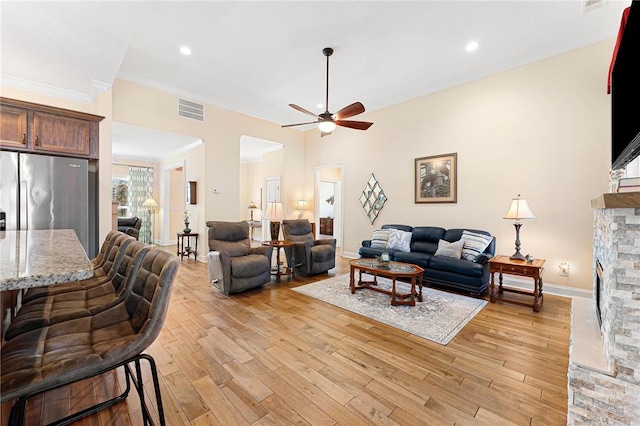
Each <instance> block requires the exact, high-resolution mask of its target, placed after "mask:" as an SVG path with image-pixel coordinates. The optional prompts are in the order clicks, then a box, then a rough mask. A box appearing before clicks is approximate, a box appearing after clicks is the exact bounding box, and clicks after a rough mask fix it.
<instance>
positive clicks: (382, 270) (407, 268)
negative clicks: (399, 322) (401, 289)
mask: <svg viewBox="0 0 640 426" xmlns="http://www.w3.org/2000/svg"><path fill="white" fill-rule="evenodd" d="M349 266H350V269H351V272H350V279H349V286H350V287H351V294H355V292H356V290H359V289H361V288H368V289H369V290H373V291H377V292H380V293H385V294H389V295H391V305H393V306H398V305H405V306H415V304H416V296H417V298H418V301H420V302H422V273H423V272H424V270H423V269H422V268H421V267H419V266H416V265H412V264H410V263H401V262H390V263H389V266H387V267H382V266H381V265H380V264H379V263H378V262H377V261H376V260H375V259H366V258H362V259H354V260H351V261H350V262H349ZM356 270H358V284H357V285H356V282H355V277H354V275H355V271H356ZM363 272H364V273H365V274H370V275H373V281H364V280H363V279H362V273H363ZM378 275H379V276H381V277H386V278H390V279H391V281H392V282H393V284H392V286H391V290H390V291H389V290H387V289H384V288H380V287H378ZM397 278H409V279H410V280H411V293H406V294H403V293H397V292H396V279H397ZM416 284H418V287H419V291H418V292H417V293H416Z"/></svg>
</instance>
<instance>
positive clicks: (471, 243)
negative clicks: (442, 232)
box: [460, 231, 493, 261]
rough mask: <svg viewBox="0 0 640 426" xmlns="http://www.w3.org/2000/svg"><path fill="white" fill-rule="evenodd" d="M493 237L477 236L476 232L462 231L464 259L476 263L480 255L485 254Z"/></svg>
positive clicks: (461, 239)
mask: <svg viewBox="0 0 640 426" xmlns="http://www.w3.org/2000/svg"><path fill="white" fill-rule="evenodd" d="M492 239H493V237H491V235H485V234H476V233H475V232H469V231H462V237H461V238H460V241H463V242H464V246H463V247H462V258H463V259H467V260H471V261H475V260H476V258H477V257H478V255H480V254H481V253H483V252H484V251H485V249H486V248H487V247H489V244H491V240H492Z"/></svg>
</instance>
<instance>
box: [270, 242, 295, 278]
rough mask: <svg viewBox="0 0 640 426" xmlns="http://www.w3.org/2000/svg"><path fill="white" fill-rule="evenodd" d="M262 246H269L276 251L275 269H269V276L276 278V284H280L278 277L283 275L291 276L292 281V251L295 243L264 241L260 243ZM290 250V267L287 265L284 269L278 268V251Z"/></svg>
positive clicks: (293, 258)
mask: <svg viewBox="0 0 640 426" xmlns="http://www.w3.org/2000/svg"><path fill="white" fill-rule="evenodd" d="M262 245H263V246H269V247H273V248H275V249H276V269H275V270H274V269H273V268H272V269H271V275H274V276H275V277H276V282H277V283H279V282H280V277H281V276H283V275H289V276H291V279H292V280H293V279H294V278H295V272H296V268H295V264H296V251H295V250H293V247H294V246H295V243H294V242H293V241H287V240H284V241H265V242H263V243H262ZM289 247H290V248H292V250H291V265H287V267H286V268H280V249H281V248H282V249H284V248H289Z"/></svg>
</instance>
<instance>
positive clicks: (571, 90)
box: [305, 40, 614, 289]
mask: <svg viewBox="0 0 640 426" xmlns="http://www.w3.org/2000/svg"><path fill="white" fill-rule="evenodd" d="M613 45H614V41H613V40H609V41H606V42H601V43H598V44H595V45H592V46H588V47H586V48H583V49H578V50H575V51H572V52H568V53H566V54H562V55H558V56H556V57H552V58H549V59H546V60H543V61H540V62H537V63H534V64H530V65H527V66H523V67H521V68H518V69H514V70H511V71H508V72H504V73H501V74H497V75H494V76H491V77H488V78H484V79H482V80H478V81H475V82H471V83H468V84H464V85H460V86H457V87H453V88H450V89H447V90H443V91H440V92H437V93H434V94H431V95H429V96H424V97H421V98H418V99H415V100H412V101H409V102H405V103H403V104H399V105H395V106H392V107H389V108H385V109H382V110H378V111H374V112H371V113H365V114H363V115H360V116H358V117H357V119H358V120H364V121H372V122H373V123H374V125H373V126H372V127H371V128H369V130H367V131H357V130H351V129H344V128H340V127H338V129H337V130H336V131H335V132H334V133H333V134H332V135H331V136H330V137H325V138H322V139H320V137H319V133H318V131H317V130H309V131H307V132H306V133H305V186H306V187H312V185H313V173H314V172H313V171H314V168H315V167H316V166H320V165H323V164H331V163H336V162H344V164H345V166H344V176H343V179H344V183H345V188H344V210H345V217H344V219H345V222H344V230H345V233H344V252H345V254H347V253H351V254H355V253H357V251H358V247H359V246H360V243H361V241H362V240H363V239H366V238H368V237H370V235H371V233H372V231H373V230H374V229H376V228H379V227H380V226H381V225H383V224H385V223H404V224H408V225H413V226H419V225H431V226H441V227H444V228H454V227H469V228H476V229H483V230H487V231H489V232H491V233H492V234H493V235H495V236H496V238H497V253H499V254H507V255H511V254H512V253H513V252H514V240H515V229H514V227H513V222H512V221H507V220H504V219H502V217H503V216H504V214H505V213H506V211H507V209H508V207H509V203H510V202H511V199H512V198H513V197H515V196H517V195H518V194H522V196H523V197H525V198H527V199H528V201H529V205H530V207H531V209H532V210H533V212H534V213H535V215H536V216H537V219H535V220H529V221H526V222H525V223H524V225H523V226H522V229H521V240H522V252H523V254H527V253H530V254H531V255H533V256H535V257H537V258H543V259H546V260H547V263H546V272H545V280H546V282H547V283H554V284H557V285H563V286H571V287H578V288H584V289H588V288H591V285H592V266H593V265H592V233H593V230H592V218H593V211H592V209H591V207H590V200H591V199H592V198H595V197H597V196H598V195H599V194H602V193H603V192H606V191H607V189H608V171H609V164H610V127H611V122H610V98H609V96H607V95H606V93H605V89H606V82H607V72H608V67H609V61H610V59H611V52H612V49H613ZM353 96H355V97H357V98H359V99H363V103H364V104H365V106H366V93H364V94H357V93H354V94H353ZM451 152H456V153H457V154H458V202H457V203H456V204H415V203H414V160H415V158H418V157H423V156H430V155H438V154H446V153H451ZM372 172H373V173H374V174H375V176H376V178H377V179H378V181H379V182H380V185H381V186H382V189H383V190H384V192H385V194H386V196H387V197H388V201H387V203H386V204H385V206H384V208H383V209H382V211H381V213H380V215H379V216H378V219H377V220H376V222H375V223H374V225H371V223H370V222H369V221H368V220H367V218H366V216H365V214H364V211H363V209H362V206H361V205H360V202H359V197H360V194H361V192H362V190H363V189H364V187H365V184H366V182H367V180H368V179H369V177H370V176H371V173H372ZM560 262H569V263H570V264H571V273H570V276H569V277H561V276H560V275H559V273H558V272H559V269H558V265H559V264H560Z"/></svg>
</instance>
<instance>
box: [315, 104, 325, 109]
mask: <svg viewBox="0 0 640 426" xmlns="http://www.w3.org/2000/svg"><path fill="white" fill-rule="evenodd" d="M316 106H317V107H318V108H320V109H322V108H324V105H323V104H318V105H316Z"/></svg>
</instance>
